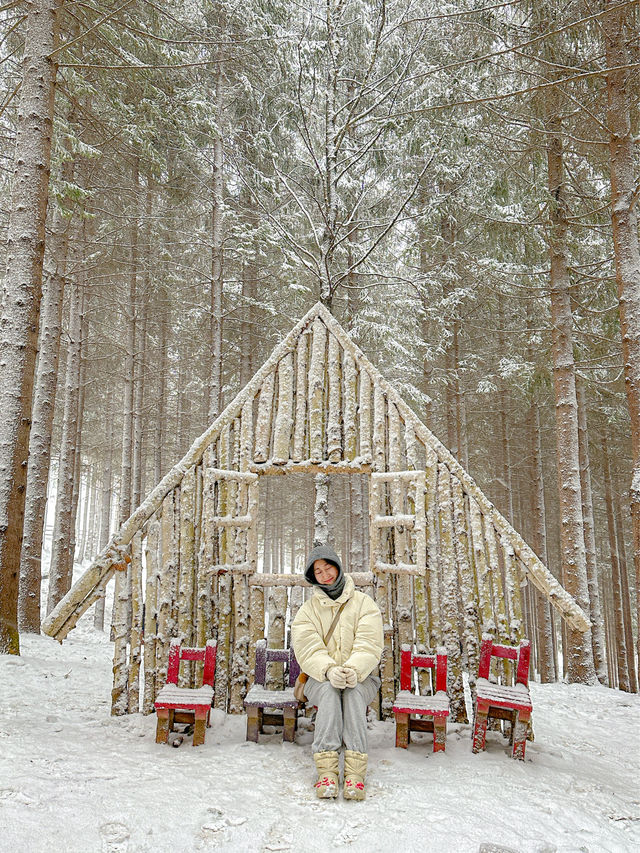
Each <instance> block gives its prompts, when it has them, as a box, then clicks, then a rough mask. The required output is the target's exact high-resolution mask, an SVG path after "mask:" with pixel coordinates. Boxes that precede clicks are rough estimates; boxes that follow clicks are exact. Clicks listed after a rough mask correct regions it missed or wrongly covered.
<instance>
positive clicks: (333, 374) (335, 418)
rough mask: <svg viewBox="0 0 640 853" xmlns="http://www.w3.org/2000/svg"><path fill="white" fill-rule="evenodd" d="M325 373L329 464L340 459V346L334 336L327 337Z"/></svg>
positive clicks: (341, 419)
mask: <svg viewBox="0 0 640 853" xmlns="http://www.w3.org/2000/svg"><path fill="white" fill-rule="evenodd" d="M327 371H328V373H329V388H328V392H329V393H328V405H327V409H328V413H327V458H328V459H329V462H332V463H335V462H339V461H340V459H341V458H342V423H343V413H342V393H341V378H342V376H341V373H342V371H341V359H340V345H339V344H338V340H337V338H336V336H335V335H329V348H328V353H327Z"/></svg>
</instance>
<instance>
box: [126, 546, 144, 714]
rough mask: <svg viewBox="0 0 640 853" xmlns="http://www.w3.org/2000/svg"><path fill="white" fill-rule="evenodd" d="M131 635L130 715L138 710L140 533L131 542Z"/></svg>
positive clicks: (141, 625)
mask: <svg viewBox="0 0 640 853" xmlns="http://www.w3.org/2000/svg"><path fill="white" fill-rule="evenodd" d="M129 572H130V576H131V633H130V637H129V672H128V681H129V683H128V693H129V696H128V701H129V708H128V711H129V713H130V714H137V713H138V711H139V710H140V664H141V652H142V630H143V624H142V605H143V598H142V533H141V531H138V532H137V533H136V535H135V536H134V537H133V539H132V541H131V563H130V565H129Z"/></svg>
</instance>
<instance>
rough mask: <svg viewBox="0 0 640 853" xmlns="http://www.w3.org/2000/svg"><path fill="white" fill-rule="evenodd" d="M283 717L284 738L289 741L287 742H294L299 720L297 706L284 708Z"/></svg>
mask: <svg viewBox="0 0 640 853" xmlns="http://www.w3.org/2000/svg"><path fill="white" fill-rule="evenodd" d="M282 719H283V723H284V728H283V730H282V740H283V741H287V743H293V742H294V741H295V736H296V723H297V722H298V710H297V708H283V709H282Z"/></svg>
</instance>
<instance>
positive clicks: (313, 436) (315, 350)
mask: <svg viewBox="0 0 640 853" xmlns="http://www.w3.org/2000/svg"><path fill="white" fill-rule="evenodd" d="M326 344H327V329H326V326H325V325H324V323H322V322H321V321H320V320H315V321H314V323H313V338H312V341H311V364H310V365H309V386H308V395H307V396H308V401H309V403H308V404H309V459H310V460H311V461H312V462H320V461H321V460H322V459H323V449H324V448H323V426H324V417H323V416H324V364H325V351H326Z"/></svg>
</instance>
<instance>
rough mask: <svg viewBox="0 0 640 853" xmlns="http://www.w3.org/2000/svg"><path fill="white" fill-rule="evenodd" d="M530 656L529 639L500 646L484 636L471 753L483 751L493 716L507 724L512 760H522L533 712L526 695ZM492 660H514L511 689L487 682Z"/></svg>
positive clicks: (529, 699) (529, 698)
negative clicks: (513, 644)
mask: <svg viewBox="0 0 640 853" xmlns="http://www.w3.org/2000/svg"><path fill="white" fill-rule="evenodd" d="M530 653H531V647H530V643H529V640H522V641H521V642H520V645H519V646H503V645H500V644H499V643H494V642H493V638H492V637H491V636H489V635H487V634H485V635H484V636H483V638H482V645H481V647H480V664H479V667H478V680H477V682H476V704H475V721H474V726H473V745H472V750H473V752H481V751H482V750H483V749H484V748H485V743H486V736H487V720H488V718H489V717H493V718H494V719H499V720H509V721H510V723H511V739H512V741H513V757H514V758H519V759H521V760H522V761H524V750H525V746H526V743H527V734H528V731H529V721H530V719H531V711H532V710H533V706H532V705H531V697H530V695H529V656H530ZM492 657H496V658H505V659H506V660H512V661H515V664H516V679H515V680H516V683H515V684H514V685H513V686H512V687H510V686H508V685H505V684H496V683H495V682H493V681H490V680H489V671H490V668H491V658H492Z"/></svg>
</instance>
